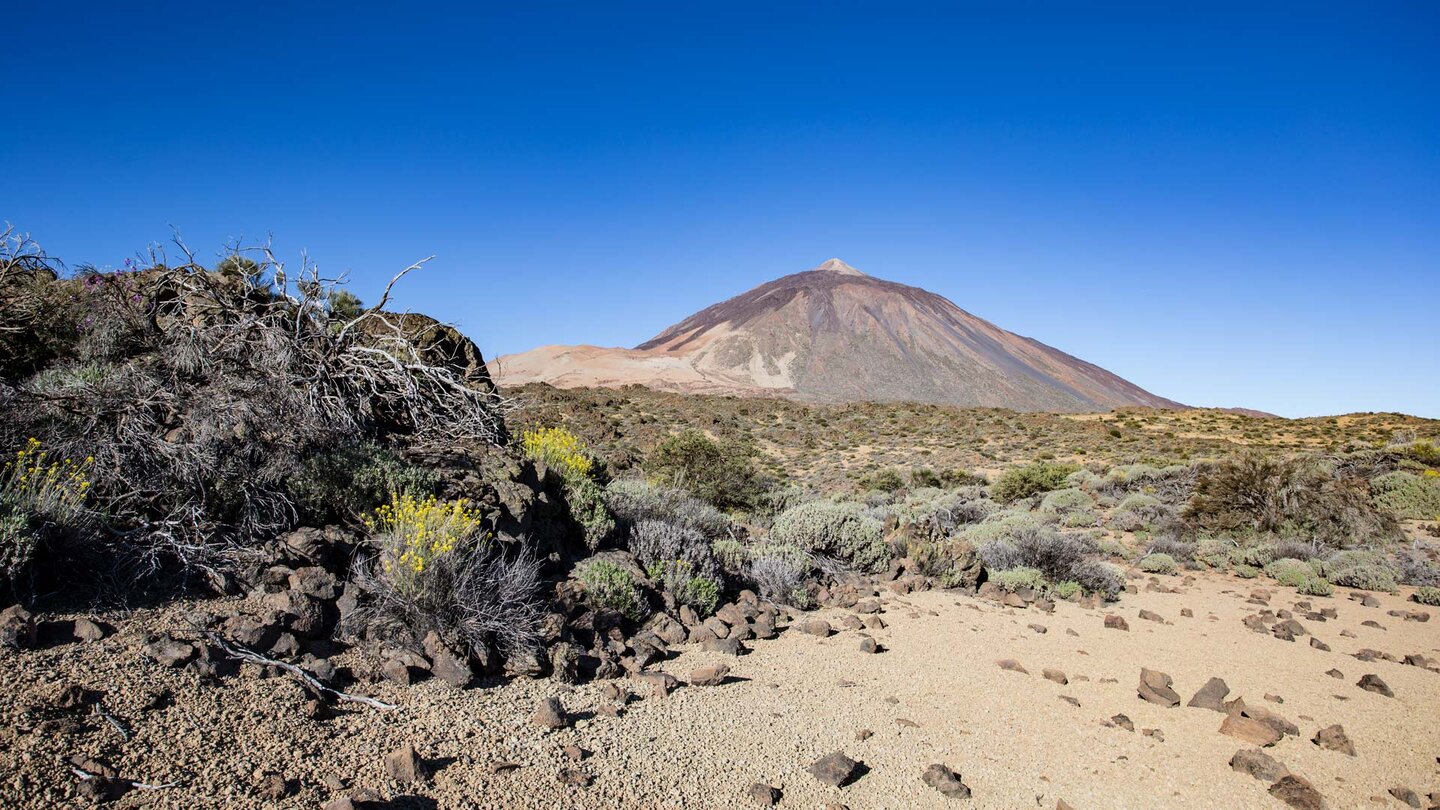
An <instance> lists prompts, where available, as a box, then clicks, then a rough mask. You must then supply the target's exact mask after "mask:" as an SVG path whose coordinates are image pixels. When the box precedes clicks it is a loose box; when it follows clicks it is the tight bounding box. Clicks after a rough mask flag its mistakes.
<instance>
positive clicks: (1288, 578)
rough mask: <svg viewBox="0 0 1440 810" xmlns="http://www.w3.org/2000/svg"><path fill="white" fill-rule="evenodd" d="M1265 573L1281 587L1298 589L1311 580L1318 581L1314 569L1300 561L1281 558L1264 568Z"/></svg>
mask: <svg viewBox="0 0 1440 810" xmlns="http://www.w3.org/2000/svg"><path fill="white" fill-rule="evenodd" d="M1265 573H1266V574H1269V575H1270V577H1271V578H1272V579H1274V580H1275V581H1276V582H1278V583H1280V584H1281V585H1289V586H1290V587H1292V588H1298V587H1300V586H1301V585H1303V584H1305V583H1306V582H1309V581H1310V580H1312V579H1318V577H1317V576H1316V575H1315V569H1313V568H1311V567H1310V566H1309V565H1308V564H1306V563H1303V562H1301V561H1300V560H1296V559H1291V558H1289V557H1283V558H1281V559H1278V560H1275V561H1274V562H1272V563H1270V564H1269V565H1267V566H1265Z"/></svg>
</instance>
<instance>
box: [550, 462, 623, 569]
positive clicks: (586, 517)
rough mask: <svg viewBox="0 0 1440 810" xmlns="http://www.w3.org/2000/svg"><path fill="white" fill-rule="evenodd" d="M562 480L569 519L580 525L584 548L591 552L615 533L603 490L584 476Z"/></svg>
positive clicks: (613, 522) (568, 477) (613, 520)
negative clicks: (568, 509)
mask: <svg viewBox="0 0 1440 810" xmlns="http://www.w3.org/2000/svg"><path fill="white" fill-rule="evenodd" d="M562 480H563V481H564V487H565V503H566V505H567V506H568V507H569V508H570V517H572V518H573V519H574V520H575V522H576V523H578V524H579V525H580V530H581V532H582V534H583V536H584V539H585V547H586V548H589V549H591V550H592V551H593V550H594V549H597V548H599V547H600V544H601V543H604V542H605V539H606V538H607V537H609V536H610V534H611V532H613V531H615V518H614V517H612V516H611V515H610V510H609V509H608V508H606V506H605V490H603V489H601V488H600V485H599V484H597V483H595V482H594V481H593V480H591V479H590V478H587V477H585V476H580V475H572V476H566V477H565V478H564V479H562Z"/></svg>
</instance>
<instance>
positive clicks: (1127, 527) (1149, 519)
mask: <svg viewBox="0 0 1440 810" xmlns="http://www.w3.org/2000/svg"><path fill="white" fill-rule="evenodd" d="M1173 515H1174V510H1172V509H1171V508H1170V507H1169V506H1166V505H1165V504H1164V503H1163V502H1162V501H1161V500H1160V499H1159V498H1156V497H1155V496H1153V495H1146V494H1145V493H1143V492H1136V493H1134V494H1131V495H1126V496H1125V499H1124V500H1122V501H1120V505H1119V506H1117V507H1115V511H1114V512H1112V513H1111V514H1110V526H1111V527H1112V528H1114V529H1118V530H1120V531H1122V532H1138V531H1140V530H1141V529H1153V528H1155V527H1157V526H1160V525H1162V524H1164V523H1165V522H1167V521H1168V520H1169V519H1170V518H1171V517H1172V516H1173Z"/></svg>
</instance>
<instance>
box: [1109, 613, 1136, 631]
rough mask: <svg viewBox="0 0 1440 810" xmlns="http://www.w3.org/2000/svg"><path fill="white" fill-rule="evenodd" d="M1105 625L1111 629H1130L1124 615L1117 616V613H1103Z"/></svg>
mask: <svg viewBox="0 0 1440 810" xmlns="http://www.w3.org/2000/svg"><path fill="white" fill-rule="evenodd" d="M1105 626H1106V627H1107V628H1109V629H1111V630H1129V629H1130V623H1129V622H1127V621H1125V617H1123V616H1117V615H1116V614H1114V613H1107V614H1105Z"/></svg>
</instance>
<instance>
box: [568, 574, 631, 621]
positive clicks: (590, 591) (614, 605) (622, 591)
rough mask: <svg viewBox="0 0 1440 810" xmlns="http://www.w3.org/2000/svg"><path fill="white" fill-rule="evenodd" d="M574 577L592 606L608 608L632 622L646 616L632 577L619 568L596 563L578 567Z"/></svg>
mask: <svg viewBox="0 0 1440 810" xmlns="http://www.w3.org/2000/svg"><path fill="white" fill-rule="evenodd" d="M575 573H576V576H578V577H579V578H580V582H581V583H582V584H583V585H584V586H585V593H586V595H587V596H588V598H589V600H590V604H592V605H593V606H595V607H597V608H609V609H610V610H613V611H615V612H617V613H619V614H620V615H622V616H625V617H627V618H630V619H633V620H635V621H639V620H640V619H643V618H645V615H646V614H647V613H648V612H649V611H648V609H647V608H646V605H645V597H644V594H642V593H641V592H640V588H639V586H637V585H636V584H635V577H634V576H632V575H631V574H630V572H629V571H627V570H625V569H624V568H622V567H621V566H619V565H616V564H615V563H613V562H609V561H608V560H596V561H594V562H589V563H585V564H584V565H581V566H580V567H579V568H578V569H576V572H575Z"/></svg>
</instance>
